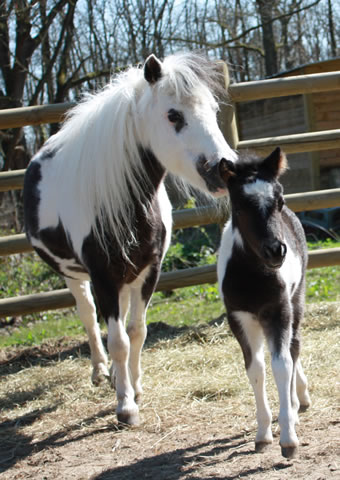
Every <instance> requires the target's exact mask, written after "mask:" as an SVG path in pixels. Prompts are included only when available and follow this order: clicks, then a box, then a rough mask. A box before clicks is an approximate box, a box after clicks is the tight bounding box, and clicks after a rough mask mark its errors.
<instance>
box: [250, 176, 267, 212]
mask: <svg viewBox="0 0 340 480" xmlns="http://www.w3.org/2000/svg"><path fill="white" fill-rule="evenodd" d="M243 191H244V193H245V194H246V195H250V196H251V197H253V199H254V200H255V201H256V203H257V204H258V205H259V207H260V209H261V210H265V209H266V208H267V206H268V205H270V204H271V203H272V201H273V199H274V189H273V185H272V184H271V183H270V182H266V181H265V180H259V179H257V180H256V181H255V182H252V183H247V184H245V185H244V187H243Z"/></svg>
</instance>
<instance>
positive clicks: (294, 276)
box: [279, 242, 303, 296]
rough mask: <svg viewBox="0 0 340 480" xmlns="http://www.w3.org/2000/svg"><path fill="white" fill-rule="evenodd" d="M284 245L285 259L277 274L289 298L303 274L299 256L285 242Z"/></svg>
mask: <svg viewBox="0 0 340 480" xmlns="http://www.w3.org/2000/svg"><path fill="white" fill-rule="evenodd" d="M285 244H286V245H287V253H286V258H285V260H284V262H283V264H282V266H281V267H280V269H279V274H280V275H281V278H282V279H283V281H284V282H285V284H286V288H287V291H288V294H289V295H290V296H291V295H293V294H294V292H295V290H296V288H297V286H298V285H299V283H300V281H301V278H302V275H303V272H302V264H301V259H300V257H299V255H298V254H297V253H294V251H293V250H292V248H291V247H290V246H289V244H288V243H287V242H285Z"/></svg>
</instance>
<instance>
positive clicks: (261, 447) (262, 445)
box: [255, 442, 272, 453]
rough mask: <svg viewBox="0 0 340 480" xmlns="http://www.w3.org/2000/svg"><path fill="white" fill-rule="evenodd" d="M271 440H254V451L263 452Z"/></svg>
mask: <svg viewBox="0 0 340 480" xmlns="http://www.w3.org/2000/svg"><path fill="white" fill-rule="evenodd" d="M271 444H272V442H255V452H256V453H263V452H265V451H266V450H268V448H269V447H270V446H271Z"/></svg>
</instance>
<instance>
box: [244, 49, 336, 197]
mask: <svg viewBox="0 0 340 480" xmlns="http://www.w3.org/2000/svg"><path fill="white" fill-rule="evenodd" d="M332 71H340V58H335V59H332V60H327V61H324V62H318V63H313V64H309V65H304V66H301V67H298V68H295V69H293V70H290V71H287V72H282V73H280V74H278V75H276V76H275V78H277V77H288V76H296V75H307V74H311V73H324V72H332ZM236 117H237V127H238V134H239V138H240V140H250V139H255V138H261V137H271V136H276V135H289V134H294V133H304V132H313V131H320V130H332V129H335V128H340V90H335V91H330V92H322V93H313V94H306V95H294V96H289V97H280V98H269V99H265V100H256V101H251V102H244V103H238V104H237V105H236ZM288 159H289V165H290V170H289V171H288V172H287V173H286V174H285V176H284V177H283V179H282V181H283V183H284V186H285V191H286V193H294V192H303V191H309V190H319V189H327V188H336V187H340V149H334V150H324V151H320V152H312V153H298V154H290V155H289V157H288Z"/></svg>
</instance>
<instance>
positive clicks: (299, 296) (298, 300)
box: [291, 279, 311, 413]
mask: <svg viewBox="0 0 340 480" xmlns="http://www.w3.org/2000/svg"><path fill="white" fill-rule="evenodd" d="M304 299H305V280H304V279H303V280H302V282H301V284H300V285H299V287H298V289H297V291H296V292H295V294H294V297H293V300H292V304H293V309H294V322H293V340H292V345H291V353H292V357H293V359H294V360H295V362H294V364H295V368H294V378H293V383H292V387H293V389H292V404H293V405H294V398H293V393H294V391H295V395H296V398H297V400H296V403H297V408H296V412H297V413H298V410H299V407H300V411H305V410H307V408H308V407H309V406H310V403H311V400H310V396H309V393H308V382H307V378H306V376H305V374H304V372H303V369H302V365H301V362H300V358H299V355H300V336H299V327H300V323H301V321H302V319H303V312H304Z"/></svg>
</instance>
